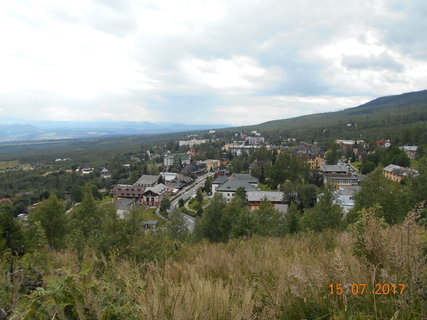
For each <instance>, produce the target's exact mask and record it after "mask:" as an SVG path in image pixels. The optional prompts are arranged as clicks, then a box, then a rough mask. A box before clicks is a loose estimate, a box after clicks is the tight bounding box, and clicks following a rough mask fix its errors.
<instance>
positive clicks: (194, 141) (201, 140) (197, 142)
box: [179, 138, 208, 148]
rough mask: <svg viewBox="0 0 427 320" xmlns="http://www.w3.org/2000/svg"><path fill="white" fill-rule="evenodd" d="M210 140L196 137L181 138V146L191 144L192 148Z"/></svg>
mask: <svg viewBox="0 0 427 320" xmlns="http://www.w3.org/2000/svg"><path fill="white" fill-rule="evenodd" d="M207 141H208V140H206V139H196V138H193V139H192V140H180V141H179V146H180V147H181V146H189V147H190V148H192V147H194V146H196V145H199V144H204V143H206V142H207Z"/></svg>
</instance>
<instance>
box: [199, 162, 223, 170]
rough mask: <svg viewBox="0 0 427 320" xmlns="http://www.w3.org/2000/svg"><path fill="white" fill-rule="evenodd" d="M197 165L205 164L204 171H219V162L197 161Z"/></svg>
mask: <svg viewBox="0 0 427 320" xmlns="http://www.w3.org/2000/svg"><path fill="white" fill-rule="evenodd" d="M198 164H205V165H206V170H207V171H208V172H210V171H214V170H217V169H219V167H220V166H221V161H219V160H214V159H208V160H206V161H199V162H198Z"/></svg>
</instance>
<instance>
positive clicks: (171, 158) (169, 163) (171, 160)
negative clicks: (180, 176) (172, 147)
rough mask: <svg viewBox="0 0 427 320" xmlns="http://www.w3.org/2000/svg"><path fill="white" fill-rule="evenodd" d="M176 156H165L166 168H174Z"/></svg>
mask: <svg viewBox="0 0 427 320" xmlns="http://www.w3.org/2000/svg"><path fill="white" fill-rule="evenodd" d="M174 158H175V157H174V155H173V154H166V155H165V156H164V158H163V164H164V165H165V166H166V167H171V166H173V163H174Z"/></svg>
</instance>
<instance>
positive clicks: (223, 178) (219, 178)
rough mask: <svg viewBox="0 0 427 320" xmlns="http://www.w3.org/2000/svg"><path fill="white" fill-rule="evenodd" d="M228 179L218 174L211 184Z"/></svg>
mask: <svg viewBox="0 0 427 320" xmlns="http://www.w3.org/2000/svg"><path fill="white" fill-rule="evenodd" d="M227 180H228V177H227V176H218V177H217V178H216V179H215V180H214V181H213V182H212V184H223V183H224V182H226V181H227Z"/></svg>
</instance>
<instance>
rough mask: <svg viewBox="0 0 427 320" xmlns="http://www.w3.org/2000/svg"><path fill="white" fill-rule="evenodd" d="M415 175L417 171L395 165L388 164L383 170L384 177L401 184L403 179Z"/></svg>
mask: <svg viewBox="0 0 427 320" xmlns="http://www.w3.org/2000/svg"><path fill="white" fill-rule="evenodd" d="M417 174H418V171H417V170H413V169H409V168H405V167H401V166H398V165H395V164H389V165H388V166H387V167H385V168H384V169H383V175H384V177H386V178H387V179H389V180H392V181H395V182H401V181H402V179H403V178H405V177H407V176H410V175H417Z"/></svg>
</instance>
